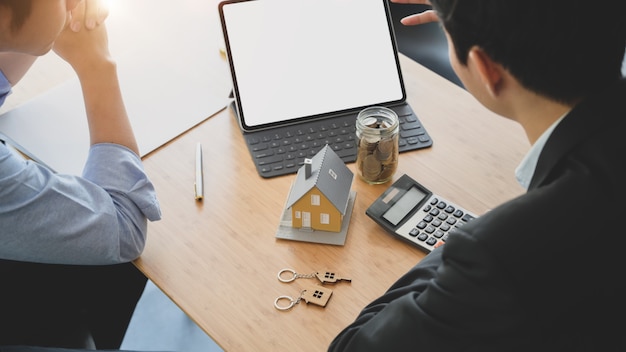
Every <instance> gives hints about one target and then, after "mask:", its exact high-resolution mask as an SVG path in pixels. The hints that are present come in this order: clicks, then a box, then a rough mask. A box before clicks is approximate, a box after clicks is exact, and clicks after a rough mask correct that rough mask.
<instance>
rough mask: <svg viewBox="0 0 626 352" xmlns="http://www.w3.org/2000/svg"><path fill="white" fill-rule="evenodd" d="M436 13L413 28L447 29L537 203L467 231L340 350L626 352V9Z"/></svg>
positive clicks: (457, 65) (470, 84)
mask: <svg viewBox="0 0 626 352" xmlns="http://www.w3.org/2000/svg"><path fill="white" fill-rule="evenodd" d="M392 1H395V2H398V3H414V4H424V3H427V1H425V0H392ZM430 3H431V4H432V9H433V11H430V12H426V13H423V14H417V15H412V16H409V17H406V18H404V19H403V20H402V22H403V23H404V24H407V25H410V24H419V23H422V22H425V21H426V22H427V21H431V20H435V19H438V20H439V21H440V23H441V25H442V26H443V29H444V31H445V33H446V36H447V38H448V45H449V55H450V61H451V64H452V67H453V68H454V70H455V71H456V73H457V75H458V76H459V78H460V79H461V81H462V82H463V84H464V86H465V87H466V89H467V90H468V92H469V93H471V94H472V95H473V96H474V97H475V98H476V99H477V100H478V101H479V102H480V103H481V104H483V105H484V106H485V107H487V108H488V109H490V110H492V111H493V112H495V113H497V114H499V115H501V116H503V117H505V118H508V119H511V120H513V121H515V122H517V123H519V124H520V126H521V127H522V128H523V130H524V132H525V133H526V136H527V138H528V141H529V142H530V144H531V145H532V146H531V148H530V150H529V152H528V154H527V155H526V157H525V159H523V160H522V162H521V164H520V167H519V168H518V170H517V171H516V174H517V175H516V176H517V177H518V180H519V181H520V183H521V184H522V185H523V186H524V187H526V188H527V192H526V193H525V194H523V195H521V196H519V197H516V198H515V199H511V200H510V201H507V202H505V203H503V204H501V205H499V206H497V207H495V208H493V209H492V210H490V211H489V212H487V213H485V214H482V215H481V216H479V217H478V218H476V219H474V220H472V221H470V222H468V223H467V224H466V225H464V226H462V227H460V228H458V229H456V230H455V231H453V232H452V233H451V234H450V236H449V237H448V239H447V241H446V243H445V244H444V245H443V246H440V247H438V248H437V249H435V250H434V251H432V252H431V253H429V254H428V255H427V256H426V257H425V258H424V259H423V260H422V261H420V262H419V263H417V264H416V265H415V266H414V267H413V268H411V269H410V270H408V272H407V273H406V274H405V275H403V276H402V277H400V278H399V279H398V280H397V281H396V282H395V283H394V284H393V285H392V286H391V287H390V288H389V289H388V290H387V291H386V292H381V294H380V296H379V298H377V299H375V300H374V301H372V302H371V303H370V304H368V305H367V306H366V307H364V309H363V310H362V311H361V312H360V313H359V314H358V316H356V318H355V320H354V322H352V323H351V324H350V325H349V326H347V327H346V328H345V329H344V330H343V331H341V332H339V333H338V335H337V337H336V338H335V339H334V341H333V342H332V343H331V345H330V348H329V350H330V351H342V352H347V351H358V352H368V351H394V352H397V351H428V352H458V351H476V352H492V351H493V352H504V351H506V352H514V351H520V352H522V351H523V352H528V351H550V352H556V351H563V352H575V351H590V352H591V351H593V352H596V351H602V352H609V351H626V335H625V334H624V331H625V329H626V324H625V323H624V316H625V315H626V300H625V299H624V297H626V280H624V248H625V247H626V236H625V234H626V231H625V230H624V227H623V225H622V223H621V220H622V219H623V218H624V214H625V213H626V206H625V204H626V203H624V199H626V182H625V180H626V157H625V156H626V143H624V131H626V80H624V78H623V77H622V73H621V66H622V62H623V60H624V50H625V47H626V2H624V1H603V2H593V3H592V2H589V1H585V0H547V1H546V0H430ZM357 14H358V11H355V15H357ZM442 104H454V101H445V102H443V101H442ZM458 118H459V119H461V120H462V119H463V116H458ZM493 147H494V148H498V147H499V146H497V145H494V146H493ZM457 176H458V177H463V174H462V173H460V174H458V175H457Z"/></svg>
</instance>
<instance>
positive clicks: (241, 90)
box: [219, 0, 405, 129]
mask: <svg viewBox="0 0 626 352" xmlns="http://www.w3.org/2000/svg"><path fill="white" fill-rule="evenodd" d="M385 1H386V0H250V1H247V0H244V1H239V0H234V1H226V2H222V3H220V6H219V9H220V18H221V21H222V26H223V30H224V34H225V42H226V48H227V52H228V58H229V61H230V65H231V73H232V75H233V85H234V91H235V98H236V99H237V108H238V110H239V115H240V119H242V121H241V123H242V127H244V129H255V128H259V127H267V126H273V125H276V124H277V123H279V122H284V121H294V120H298V119H303V118H307V117H319V116H320V115H327V114H330V113H337V112H346V111H347V110H351V109H355V108H362V107H365V106H369V105H377V104H383V103H394V102H395V103H397V102H401V101H403V100H404V98H405V92H404V86H403V82H402V76H401V72H400V68H399V62H398V58H397V53H396V48H395V42H394V39H393V31H392V29H391V25H390V22H389V20H388V10H387V8H386V7H387V4H386V3H385Z"/></svg>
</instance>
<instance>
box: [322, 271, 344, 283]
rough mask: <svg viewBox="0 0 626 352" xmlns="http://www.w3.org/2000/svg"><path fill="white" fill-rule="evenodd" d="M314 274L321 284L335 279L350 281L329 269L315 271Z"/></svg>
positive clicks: (335, 280) (333, 281) (332, 281)
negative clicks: (322, 271)
mask: <svg viewBox="0 0 626 352" xmlns="http://www.w3.org/2000/svg"><path fill="white" fill-rule="evenodd" d="M315 276H316V277H317V279H318V280H320V282H321V283H322V284H334V283H335V282H337V281H348V282H351V281H352V279H348V278H345V277H340V276H339V275H337V274H335V273H333V272H330V271H326V272H324V273H320V272H316V273H315Z"/></svg>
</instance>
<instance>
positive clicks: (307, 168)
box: [304, 159, 313, 180]
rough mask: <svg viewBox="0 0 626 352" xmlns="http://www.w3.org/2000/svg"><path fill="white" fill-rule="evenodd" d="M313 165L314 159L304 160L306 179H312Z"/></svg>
mask: <svg viewBox="0 0 626 352" xmlns="http://www.w3.org/2000/svg"><path fill="white" fill-rule="evenodd" d="M312 165H313V160H312V159H304V179H305V180H306V179H308V178H309V177H311V166H312Z"/></svg>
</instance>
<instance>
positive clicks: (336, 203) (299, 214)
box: [287, 145, 354, 232]
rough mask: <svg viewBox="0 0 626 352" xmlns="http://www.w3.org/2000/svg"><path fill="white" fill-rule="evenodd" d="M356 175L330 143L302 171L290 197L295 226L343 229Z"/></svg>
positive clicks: (331, 229) (289, 204)
mask: <svg viewBox="0 0 626 352" xmlns="http://www.w3.org/2000/svg"><path fill="white" fill-rule="evenodd" d="M353 179H354V174H353V173H352V171H351V170H350V169H349V168H348V167H347V166H346V164H345V163H344V162H343V160H341V158H339V156H338V155H337V154H336V153H335V152H334V151H333V150H332V149H331V148H330V147H329V146H328V145H326V146H325V147H324V148H322V149H321V150H320V151H319V152H318V153H317V154H315V156H314V157H313V158H312V159H306V160H305V162H304V165H303V166H302V167H300V169H299V170H298V174H297V175H296V179H295V181H294V183H293V185H292V186H291V192H290V193H289V198H288V199H287V209H290V210H291V219H292V225H291V226H292V227H294V228H298V229H302V230H320V231H331V232H339V231H341V225H342V222H343V218H344V215H345V214H346V210H347V207H348V201H349V199H350V190H351V188H352V180H353Z"/></svg>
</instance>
